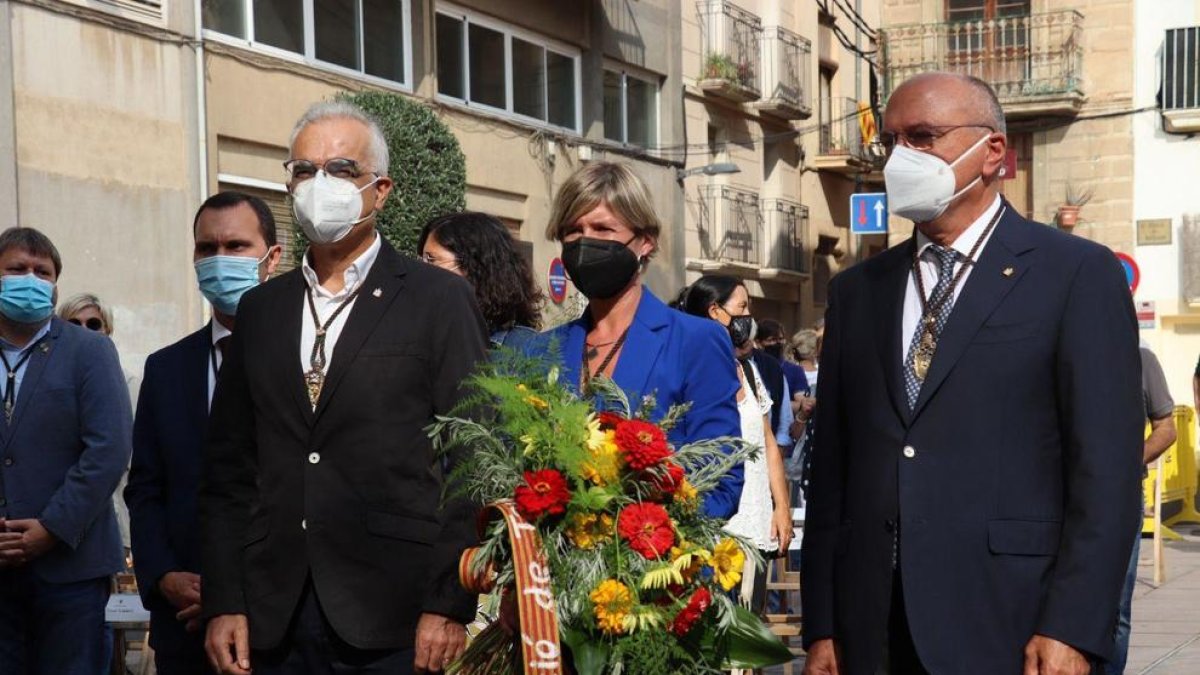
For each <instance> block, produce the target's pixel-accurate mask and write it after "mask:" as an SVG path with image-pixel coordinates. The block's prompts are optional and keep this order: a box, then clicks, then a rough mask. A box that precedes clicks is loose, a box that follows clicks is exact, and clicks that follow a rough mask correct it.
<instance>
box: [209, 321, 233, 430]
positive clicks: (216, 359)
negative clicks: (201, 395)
mask: <svg viewBox="0 0 1200 675" xmlns="http://www.w3.org/2000/svg"><path fill="white" fill-rule="evenodd" d="M230 335H233V331H231V330H229V329H228V328H226V327H225V326H222V325H221V322H220V321H217V319H216V318H215V317H214V318H213V320H212V346H211V347H210V349H211V351H209V353H208V409H209V410H212V399H213V392H214V391H216V390H217V373H218V372H219V371H220V370H221V364H222V363H224V362H225V355H224V354H222V353H221V349H220V348H219V347H218V346H217V342H218V341H219V340H221V339H222V338H227V337H229V336H230Z"/></svg>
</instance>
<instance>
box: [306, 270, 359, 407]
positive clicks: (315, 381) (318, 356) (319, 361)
mask: <svg viewBox="0 0 1200 675" xmlns="http://www.w3.org/2000/svg"><path fill="white" fill-rule="evenodd" d="M360 290H362V283H359V284H358V286H356V287H355V288H354V290H353V291H352V292H351V293H350V295H348V296H346V299H345V300H342V302H341V304H339V305H338V306H337V309H335V310H333V314H330V315H329V318H328V319H326V320H325V323H323V324H322V323H321V319H320V317H319V316H317V305H316V303H315V302H313V294H312V287H311V286H310V287H308V288H306V289H305V291H304V292H305V295H306V296H307V298H308V310H309V313H311V314H312V321H313V327H314V328H315V329H316V331H317V333H316V337H315V338H314V339H313V346H312V353H311V354H309V357H308V366H309V369H308V371H307V372H305V373H304V384H305V386H306V387H307V388H308V401H309V403H311V404H312V407H313V410H316V409H317V401H319V400H321V389H322V388H323V387H324V386H325V365H326V363H328V361H327V360H326V358H325V337H326V335H328V333H329V327H330V326H331V325H333V322H334V321H335V320H336V319H337V318H338V315H339V314H341V313H342V310H344V309H346V307H348V306H349V305H350V303H351V302H354V298H356V297H358V292H359V291H360Z"/></svg>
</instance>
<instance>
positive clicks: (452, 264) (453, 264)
mask: <svg viewBox="0 0 1200 675" xmlns="http://www.w3.org/2000/svg"><path fill="white" fill-rule="evenodd" d="M421 262H424V263H428V264H430V265H433V266H434V267H440V268H442V269H444V270H452V269H455V268H457V267H458V261H457V260H438V259H437V258H435V257H433V256H431V255H429V254H428V253H423V254H421Z"/></svg>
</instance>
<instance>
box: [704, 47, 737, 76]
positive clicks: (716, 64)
mask: <svg viewBox="0 0 1200 675" xmlns="http://www.w3.org/2000/svg"><path fill="white" fill-rule="evenodd" d="M702 79H705V80H729V81H730V82H736V81H737V79H738V67H737V64H736V63H734V61H733V57H731V56H729V55H728V54H722V53H720V52H709V54H708V57H706V58H705V59H704V77H703V78H702Z"/></svg>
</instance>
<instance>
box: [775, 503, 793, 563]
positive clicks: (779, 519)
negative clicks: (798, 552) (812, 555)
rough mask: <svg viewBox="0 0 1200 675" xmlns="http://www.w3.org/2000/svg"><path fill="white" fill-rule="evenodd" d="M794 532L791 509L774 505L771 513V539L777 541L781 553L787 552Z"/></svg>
mask: <svg viewBox="0 0 1200 675" xmlns="http://www.w3.org/2000/svg"><path fill="white" fill-rule="evenodd" d="M794 533H795V530H794V529H793V526H792V512H791V510H790V509H786V508H783V507H775V512H774V513H772V514H771V540H772V541H777V542H779V552H780V553H781V554H786V553H787V550H788V546H789V545H790V544H791V543H792V535H793V534H794Z"/></svg>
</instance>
